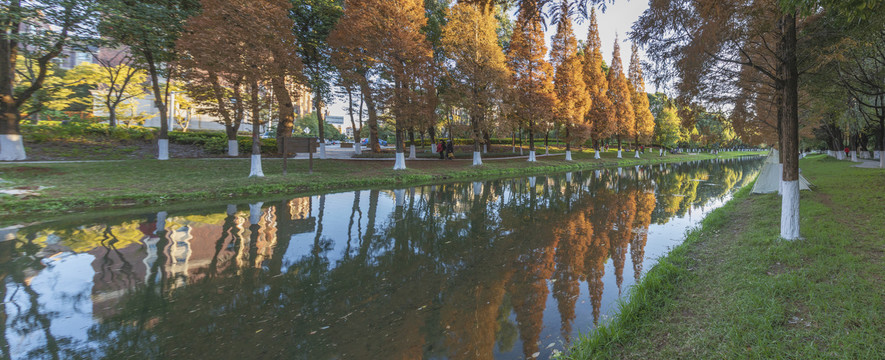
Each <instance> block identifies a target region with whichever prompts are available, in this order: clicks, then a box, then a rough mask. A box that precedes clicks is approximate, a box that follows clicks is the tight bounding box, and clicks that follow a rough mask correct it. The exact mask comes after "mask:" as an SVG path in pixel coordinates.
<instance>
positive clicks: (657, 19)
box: [631, 0, 856, 240]
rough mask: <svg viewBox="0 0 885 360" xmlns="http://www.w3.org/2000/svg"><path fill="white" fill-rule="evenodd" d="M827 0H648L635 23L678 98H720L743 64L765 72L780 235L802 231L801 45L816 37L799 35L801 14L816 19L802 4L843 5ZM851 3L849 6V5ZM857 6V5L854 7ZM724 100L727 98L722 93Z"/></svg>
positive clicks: (730, 88)
mask: <svg viewBox="0 0 885 360" xmlns="http://www.w3.org/2000/svg"><path fill="white" fill-rule="evenodd" d="M838 3H839V2H834V1H830V0H826V1H817V0H808V1H798V0H790V1H788V0H783V1H777V0H766V1H751V0H741V1H727V2H726V1H714V0H703V1H694V0H676V1H667V2H652V3H650V7H649V9H648V10H646V12H645V13H643V15H642V16H641V17H640V19H639V21H637V23H636V24H635V25H634V26H633V32H632V33H631V36H632V37H633V39H634V40H636V41H637V42H638V43H639V44H641V45H643V46H646V47H647V48H648V54H649V55H650V57H651V58H652V59H653V60H655V61H656V62H658V63H659V64H661V67H662V68H669V69H672V72H671V73H669V74H664V77H667V78H675V79H677V80H678V83H677V88H678V89H679V90H680V93H681V94H680V97H682V98H685V99H697V98H701V97H703V96H706V98H707V99H711V98H712V99H713V100H720V101H723V99H721V98H720V97H719V95H720V94H723V93H724V94H727V93H734V92H737V91H735V89H734V83H735V79H737V78H738V76H739V74H740V72H741V71H742V70H743V69H747V68H749V69H750V70H751V71H752V72H754V73H757V74H758V75H761V76H762V77H764V78H766V79H767V80H768V81H770V83H771V84H772V86H773V88H774V92H773V93H774V94H773V95H774V96H773V103H774V104H775V105H776V106H775V107H776V109H777V114H778V116H777V118H778V119H779V121H778V125H779V126H778V128H779V129H780V131H779V132H780V136H779V141H778V143H779V144H780V149H781V156H782V159H783V176H782V183H781V184H782V185H781V189H782V194H783V197H782V202H781V237H783V238H785V239H790V240H794V239H798V238H799V149H798V147H799V109H798V108H799V74H800V55H802V58H801V59H803V60H809V59H813V58H814V56H812V54H807V53H800V51H801V50H802V49H803V48H805V46H807V44H809V43H813V42H814V41H815V39H812V38H803V39H801V40H802V43H803V46H800V45H799V43H800V36H799V31H798V28H799V25H800V24H799V23H800V21H802V22H803V23H804V22H808V21H814V18H815V17H808V16H803V14H802V13H800V10H805V11H806V12H808V13H813V12H817V11H819V10H820V9H822V8H824V7H834V6H840V5H834V4H838ZM847 8H850V6H847ZM855 11H856V10H855ZM724 101H726V102H727V101H728V99H724Z"/></svg>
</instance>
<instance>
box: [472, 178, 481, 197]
mask: <svg viewBox="0 0 885 360" xmlns="http://www.w3.org/2000/svg"><path fill="white" fill-rule="evenodd" d="M480 195H482V183H481V182H479V181H474V182H473V196H480Z"/></svg>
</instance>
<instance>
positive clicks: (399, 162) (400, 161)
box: [393, 126, 406, 170]
mask: <svg viewBox="0 0 885 360" xmlns="http://www.w3.org/2000/svg"><path fill="white" fill-rule="evenodd" d="M404 138H405V136H403V129H402V128H400V127H399V126H397V127H396V163H394V165H393V169H394V170H405V169H406V154H405V153H404V151H405V144H404V143H403V142H404V140H405V139H404Z"/></svg>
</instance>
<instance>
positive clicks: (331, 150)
mask: <svg viewBox="0 0 885 360" xmlns="http://www.w3.org/2000/svg"><path fill="white" fill-rule="evenodd" d="M392 148H393V147H390V146H387V147H383V149H392ZM363 151H364V152H366V150H365V149H363ZM317 152H319V149H317ZM564 155H565V154H564V153H558V154H549V155H547V154H537V155H535V157H539V158H540V157H547V156H564ZM528 157H529V155H528V151H526V152H525V155H520V156H508V157H485V156H483V159H482V161H493V160H514V159H528ZM631 157H632V156H631ZM308 158H309V156H308V154H298V155H296V156H294V157H291V158H290V159H294V160H307V159H308ZM313 158H314V160H319V154H313ZM171 159H189V160H249V157H234V158H231V157H211V158H175V157H172V158H171ZM264 159H265V160H267V159H278V158H264ZM326 159H334V160H350V161H394V160H396V158H394V157H378V158H373V157H366V158H354V157H353V149H342V148H341V147H340V146H339V145H327V146H326ZM406 160H407V161H439V158H438V157H436V156H434V157H432V158H424V157H419V158H415V159H409V158H408V157H407V158H406ZM119 161H129V160H36V161H10V162H0V165H2V164H68V163H99V162H119ZM455 161H473V158H472V157H471V158H469V159H455Z"/></svg>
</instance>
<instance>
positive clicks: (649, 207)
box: [630, 192, 655, 282]
mask: <svg viewBox="0 0 885 360" xmlns="http://www.w3.org/2000/svg"><path fill="white" fill-rule="evenodd" d="M654 209H655V194H654V193H653V192H640V193H639V194H637V195H636V217H635V219H634V221H633V239H632V240H631V241H630V259H631V260H632V261H633V278H634V279H636V281H637V282H639V276H640V275H641V274H642V261H643V260H644V259H645V243H646V242H647V241H648V227H649V225H650V224H651V213H652V211H654Z"/></svg>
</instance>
